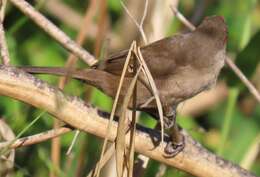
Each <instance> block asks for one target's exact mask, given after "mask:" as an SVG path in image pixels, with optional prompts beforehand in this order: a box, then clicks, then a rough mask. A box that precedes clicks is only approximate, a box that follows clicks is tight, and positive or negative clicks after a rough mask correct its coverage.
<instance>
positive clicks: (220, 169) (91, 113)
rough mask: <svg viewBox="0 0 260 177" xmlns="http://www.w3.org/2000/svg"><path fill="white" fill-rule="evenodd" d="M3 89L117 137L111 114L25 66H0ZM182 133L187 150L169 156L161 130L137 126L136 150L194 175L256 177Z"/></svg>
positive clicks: (72, 121)
mask: <svg viewBox="0 0 260 177" xmlns="http://www.w3.org/2000/svg"><path fill="white" fill-rule="evenodd" d="M0 93H1V95H5V96H9V97H12V98H14V99H18V100H21V101H23V102H25V103H29V104H31V105H34V106H36V107H38V108H40V109H43V110H46V111H47V112H49V113H50V114H52V115H54V116H55V117H56V118H58V119H60V120H61V121H63V122H65V123H67V124H69V125H71V126H72V127H74V128H76V129H80V130H82V131H85V132H89V133H92V134H94V135H96V136H99V137H102V138H104V137H107V136H108V139H109V140H110V141H114V140H115V137H116V128H117V123H115V122H112V123H111V129H110V133H109V134H107V132H106V128H107V124H108V122H109V121H108V120H107V119H105V118H104V117H107V114H104V112H102V111H99V110H97V109H96V108H94V107H92V106H90V105H89V104H87V103H85V102H83V101H81V100H80V99H79V98H75V97H69V96H65V95H64V94H63V93H62V92H61V91H60V90H58V89H55V88H54V87H51V86H49V85H48V84H47V83H45V82H43V81H41V80H39V79H36V78H35V77H33V76H32V75H30V74H26V73H24V72H22V71H21V70H18V69H15V68H13V67H8V66H4V65H2V66H0ZM57 103H63V104H62V107H59V109H57ZM181 133H182V134H183V136H184V137H185V147H184V150H183V151H182V152H180V153H179V154H178V155H177V156H175V157H174V158H165V157H164V155H165V154H164V151H163V150H162V149H161V148H158V147H157V145H155V144H154V140H155V139H158V138H160V133H159V132H158V131H155V130H151V129H148V128H144V127H141V126H137V133H136V143H135V151H136V152H138V153H141V154H144V155H145V156H147V157H150V158H152V159H154V160H157V161H160V162H162V163H165V164H167V165H170V166H173V167H176V168H178V169H180V170H183V171H186V172H188V173H190V174H192V175H194V176H199V177H219V176H225V177H231V176H232V177H233V176H236V177H253V176H254V177H255V175H253V174H250V172H248V171H246V170H244V169H242V168H240V167H239V166H237V165H234V164H232V163H231V162H228V161H225V160H223V159H222V158H220V157H218V156H216V155H215V154H213V153H211V152H209V151H208V150H206V149H205V148H203V147H202V146H201V145H200V144H199V143H197V142H196V141H194V140H192V138H191V137H190V136H189V135H188V134H187V133H185V131H184V130H182V131H181ZM126 139H127V140H129V133H128V134H126ZM165 140H166V141H165V143H164V144H163V146H166V143H168V142H169V141H171V140H170V138H169V137H168V138H167V137H165ZM126 145H127V146H129V141H127V142H126Z"/></svg>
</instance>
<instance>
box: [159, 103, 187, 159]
mask: <svg viewBox="0 0 260 177" xmlns="http://www.w3.org/2000/svg"><path fill="white" fill-rule="evenodd" d="M164 127H165V128H166V129H168V130H169V132H170V138H171V142H169V143H168V144H167V145H166V147H165V149H164V151H165V153H166V154H167V157H174V156H175V155H177V154H178V153H179V152H181V151H182V150H183V148H184V146H185V143H184V136H183V135H182V134H181V133H180V131H179V127H178V125H177V124H176V107H174V108H171V109H165V110H164Z"/></svg>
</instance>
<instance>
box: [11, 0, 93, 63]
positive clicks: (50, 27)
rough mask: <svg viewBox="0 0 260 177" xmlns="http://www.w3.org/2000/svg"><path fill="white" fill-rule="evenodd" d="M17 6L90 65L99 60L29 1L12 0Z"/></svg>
mask: <svg viewBox="0 0 260 177" xmlns="http://www.w3.org/2000/svg"><path fill="white" fill-rule="evenodd" d="M10 1H11V2H12V3H13V4H14V5H15V6H16V7H17V8H19V9H20V10H21V11H22V12H23V13H24V14H25V15H27V16H28V17H29V18H31V19H32V20H33V21H34V22H35V23H36V24H37V25H39V26H40V27H41V28H42V29H43V30H44V31H46V32H47V33H48V34H49V35H50V36H52V37H53V38H54V39H55V40H57V41H58V42H59V43H61V44H62V45H63V46H64V47H65V48H67V49H68V50H70V51H71V52H73V53H75V55H77V56H78V57H80V58H81V59H82V60H83V61H85V62H86V63H87V64H88V65H90V66H92V65H94V64H95V63H96V62H97V60H96V59H95V58H94V57H93V56H92V55H91V54H89V53H88V52H87V51H86V50H85V49H83V48H82V47H80V46H79V45H78V44H76V43H75V42H74V41H73V40H71V39H70V38H69V37H68V36H67V35H66V34H65V33H64V32H63V31H61V30H60V29H59V28H58V27H56V26H55V25H54V24H53V23H52V22H50V21H49V20H48V19H47V18H45V17H44V16H43V15H42V14H41V13H39V12H38V11H36V10H35V9H34V8H33V7H32V6H31V5H30V4H29V3H27V2H26V1H24V0H10Z"/></svg>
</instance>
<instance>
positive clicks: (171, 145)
mask: <svg viewBox="0 0 260 177" xmlns="http://www.w3.org/2000/svg"><path fill="white" fill-rule="evenodd" d="M184 147H185V141H184V136H182V140H181V141H180V142H173V141H171V142H168V144H167V145H166V147H165V148H164V152H165V153H166V155H165V157H167V158H171V157H174V156H176V155H177V154H178V153H179V152H181V151H182V150H183V149H184Z"/></svg>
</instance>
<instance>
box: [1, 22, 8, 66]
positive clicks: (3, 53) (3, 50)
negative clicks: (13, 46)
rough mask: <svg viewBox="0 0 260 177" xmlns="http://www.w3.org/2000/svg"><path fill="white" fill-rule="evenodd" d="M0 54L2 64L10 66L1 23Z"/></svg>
mask: <svg viewBox="0 0 260 177" xmlns="http://www.w3.org/2000/svg"><path fill="white" fill-rule="evenodd" d="M0 53H1V58H2V61H3V64H4V65H9V64H10V57H9V56H10V55H9V52H8V48H7V44H6V39H5V32H4V26H3V23H2V22H0Z"/></svg>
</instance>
